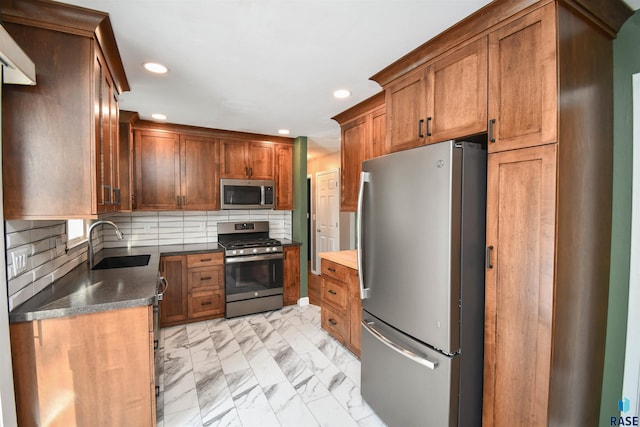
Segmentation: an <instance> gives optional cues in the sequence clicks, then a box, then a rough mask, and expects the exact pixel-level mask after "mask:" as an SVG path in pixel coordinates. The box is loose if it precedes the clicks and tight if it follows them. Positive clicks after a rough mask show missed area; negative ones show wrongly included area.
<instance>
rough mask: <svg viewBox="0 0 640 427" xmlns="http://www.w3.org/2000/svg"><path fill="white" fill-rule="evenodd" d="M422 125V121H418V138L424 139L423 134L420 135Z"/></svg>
mask: <svg viewBox="0 0 640 427" xmlns="http://www.w3.org/2000/svg"><path fill="white" fill-rule="evenodd" d="M423 123H424V119H420V120H418V138H424V134H423V133H422V124H423Z"/></svg>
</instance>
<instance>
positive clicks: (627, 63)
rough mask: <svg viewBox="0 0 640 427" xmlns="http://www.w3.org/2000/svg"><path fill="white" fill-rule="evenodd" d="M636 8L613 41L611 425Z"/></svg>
mask: <svg viewBox="0 0 640 427" xmlns="http://www.w3.org/2000/svg"><path fill="white" fill-rule="evenodd" d="M639 45H640V12H636V13H635V14H634V15H633V16H632V17H631V18H629V20H627V22H626V23H625V24H624V25H623V27H622V29H621V30H620V32H619V33H618V38H617V39H616V40H614V42H613V78H614V82H613V95H614V98H613V126H614V129H613V218H612V225H611V273H610V277H609V313H608V317H607V343H606V350H605V359H604V379H603V383H602V401H601V404H600V424H599V425H601V426H608V425H610V417H612V416H616V415H617V414H618V408H617V403H618V400H619V399H620V398H621V397H622V380H623V375H624V354H625V346H626V334H627V311H628V305H629V257H630V252H631V179H632V166H633V163H632V161H633V156H632V154H633V147H632V145H633V121H632V114H633V103H632V83H631V81H632V77H631V76H632V75H633V74H635V73H638V72H640V50H639V49H638V46H639Z"/></svg>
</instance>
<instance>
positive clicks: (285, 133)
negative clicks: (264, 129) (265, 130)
mask: <svg viewBox="0 0 640 427" xmlns="http://www.w3.org/2000/svg"><path fill="white" fill-rule="evenodd" d="M278 133H279V134H280V135H289V134H290V133H291V131H290V130H289V129H280V130H279V131H278Z"/></svg>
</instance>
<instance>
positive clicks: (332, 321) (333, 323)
mask: <svg viewBox="0 0 640 427" xmlns="http://www.w3.org/2000/svg"><path fill="white" fill-rule="evenodd" d="M329 323H331V324H332V325H333V326H336V325H337V324H338V322H336V321H335V320H333V319H329Z"/></svg>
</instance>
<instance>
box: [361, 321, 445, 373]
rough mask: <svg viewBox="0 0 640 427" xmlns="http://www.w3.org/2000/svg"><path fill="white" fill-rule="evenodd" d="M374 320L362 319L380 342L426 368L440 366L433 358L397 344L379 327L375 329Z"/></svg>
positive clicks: (364, 325)
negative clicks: (379, 329) (430, 358)
mask: <svg viewBox="0 0 640 427" xmlns="http://www.w3.org/2000/svg"><path fill="white" fill-rule="evenodd" d="M373 324H374V322H367V321H364V320H363V321H362V326H363V327H364V328H365V329H366V330H367V331H369V332H370V333H371V334H372V335H373V336H374V337H376V338H377V339H378V340H380V342H382V343H383V344H384V345H386V346H387V347H389V348H390V349H392V350H393V351H396V352H398V353H400V354H401V355H403V356H405V357H407V358H409V359H411V360H412V361H414V362H416V363H417V364H419V365H422V366H424V367H426V368H429V369H431V370H435V369H436V368H437V367H438V362H432V361H431V360H429V359H427V358H426V357H424V356H421V355H419V354H416V353H414V352H413V351H411V350H408V349H406V348H404V347H402V346H400V345H398V344H396V343H395V342H393V341H391V340H390V339H389V338H387V337H385V336H384V335H383V334H382V333H381V332H380V331H378V330H377V329H375V328H374V327H373Z"/></svg>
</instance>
